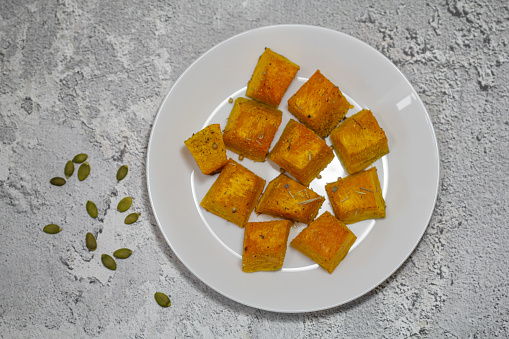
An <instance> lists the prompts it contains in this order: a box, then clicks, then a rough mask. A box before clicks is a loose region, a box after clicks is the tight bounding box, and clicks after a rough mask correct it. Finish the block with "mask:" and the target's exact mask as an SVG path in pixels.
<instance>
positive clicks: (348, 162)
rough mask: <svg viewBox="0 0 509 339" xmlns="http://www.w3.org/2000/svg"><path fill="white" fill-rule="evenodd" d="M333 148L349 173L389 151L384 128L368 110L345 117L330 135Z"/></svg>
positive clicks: (362, 168)
mask: <svg viewBox="0 0 509 339" xmlns="http://www.w3.org/2000/svg"><path fill="white" fill-rule="evenodd" d="M330 139H331V141H332V145H333V146H334V150H335V151H336V154H337V155H338V158H339V159H340V160H341V163H342V164H343V166H344V167H345V169H346V171H347V172H348V173H350V174H353V173H356V172H359V171H362V170H364V169H366V168H367V167H368V166H369V165H371V164H372V163H373V162H375V161H376V160H377V159H379V158H381V157H383V156H384V155H386V154H387V153H389V145H388V141H387V137H386V135H385V132H384V130H383V129H382V128H381V127H380V125H379V124H378V121H377V120H376V118H375V116H374V115H373V113H372V112H371V111H370V110H367V109H364V110H362V111H360V112H358V113H356V114H354V115H352V116H351V117H349V118H347V119H346V120H345V121H343V122H342V123H341V124H339V126H338V127H336V128H335V129H334V130H333V131H332V132H331V135H330Z"/></svg>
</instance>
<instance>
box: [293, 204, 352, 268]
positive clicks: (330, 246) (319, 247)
mask: <svg viewBox="0 0 509 339" xmlns="http://www.w3.org/2000/svg"><path fill="white" fill-rule="evenodd" d="M356 239H357V237H356V236H355V234H353V232H352V231H350V229H349V228H348V227H347V226H346V225H345V224H344V223H342V222H341V221H339V220H338V219H337V218H336V217H334V216H333V215H332V214H330V213H329V212H327V211H326V212H324V213H323V214H322V215H320V216H319V217H318V218H316V219H315V221H313V222H312V223H311V224H309V225H308V226H307V227H306V228H305V229H303V230H302V231H301V232H300V233H299V234H298V235H297V236H296V237H295V238H294V239H293V240H292V241H291V242H290V246H292V247H294V248H296V249H297V250H299V251H300V252H302V253H304V254H305V255H307V256H308V257H309V258H311V259H312V260H313V261H315V262H316V263H317V264H318V265H320V266H321V267H323V268H324V269H325V270H326V271H327V272H329V273H332V272H334V270H335V269H336V267H337V266H338V265H339V263H340V262H341V261H342V260H343V259H344V258H345V256H346V255H347V254H348V251H349V250H350V247H352V245H353V243H354V242H355V240H356Z"/></svg>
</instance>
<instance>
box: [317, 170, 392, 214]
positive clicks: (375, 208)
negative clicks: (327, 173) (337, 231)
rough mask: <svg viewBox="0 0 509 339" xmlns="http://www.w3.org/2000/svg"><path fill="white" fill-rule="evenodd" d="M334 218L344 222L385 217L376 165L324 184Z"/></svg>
mask: <svg viewBox="0 0 509 339" xmlns="http://www.w3.org/2000/svg"><path fill="white" fill-rule="evenodd" d="M325 191H326V192H327V195H328V197H329V200H330V203H331V205H332V210H333V212H334V215H335V216H336V218H338V219H339V220H341V221H342V222H344V223H345V224H353V223H355V222H358V221H362V220H366V219H373V218H385V201H384V198H383V196H382V189H381V188H380V181H379V180H378V174H377V170H376V167H371V168H370V169H367V170H365V171H362V172H358V173H355V174H351V175H349V176H347V177H345V178H343V179H342V178H339V179H338V181H336V182H333V183H328V184H327V185H325Z"/></svg>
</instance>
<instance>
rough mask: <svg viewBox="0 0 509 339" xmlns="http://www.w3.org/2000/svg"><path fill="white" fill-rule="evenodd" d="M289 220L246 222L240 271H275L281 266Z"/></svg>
mask: <svg viewBox="0 0 509 339" xmlns="http://www.w3.org/2000/svg"><path fill="white" fill-rule="evenodd" d="M292 225H293V223H292V222H291V221H290V220H271V221H262V222H248V223H247V224H246V227H245V228H244V250H243V253H242V271H244V272H257V271H277V270H279V269H280V268H281V267H283V261H284V259H285V255H286V248H287V243H288V235H289V234H290V227H291V226H292Z"/></svg>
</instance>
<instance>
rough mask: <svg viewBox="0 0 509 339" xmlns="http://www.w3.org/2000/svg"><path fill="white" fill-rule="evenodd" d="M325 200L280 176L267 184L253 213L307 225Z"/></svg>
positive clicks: (291, 180) (304, 187)
mask: <svg viewBox="0 0 509 339" xmlns="http://www.w3.org/2000/svg"><path fill="white" fill-rule="evenodd" d="M324 201H325V198H324V197H322V196H320V195H319V194H317V193H315V192H314V191H313V190H311V189H309V188H307V187H306V186H304V185H301V184H300V183H298V182H297V181H295V180H293V179H292V178H290V177H288V176H286V175H284V174H280V175H279V176H277V177H276V178H275V179H273V180H272V181H271V182H269V183H268V185H267V188H266V189H265V192H263V194H262V196H261V197H260V200H258V204H257V205H256V208H255V212H256V213H263V214H268V215H271V216H273V217H279V218H283V219H289V220H293V221H296V222H302V223H305V224H309V223H310V222H311V221H313V219H315V217H316V215H317V214H318V211H319V210H320V207H322V204H323V202H324Z"/></svg>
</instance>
